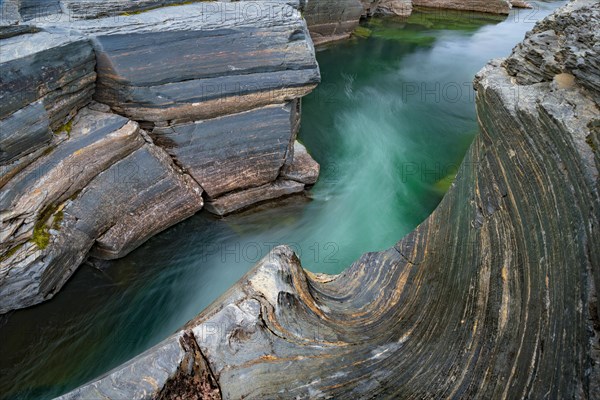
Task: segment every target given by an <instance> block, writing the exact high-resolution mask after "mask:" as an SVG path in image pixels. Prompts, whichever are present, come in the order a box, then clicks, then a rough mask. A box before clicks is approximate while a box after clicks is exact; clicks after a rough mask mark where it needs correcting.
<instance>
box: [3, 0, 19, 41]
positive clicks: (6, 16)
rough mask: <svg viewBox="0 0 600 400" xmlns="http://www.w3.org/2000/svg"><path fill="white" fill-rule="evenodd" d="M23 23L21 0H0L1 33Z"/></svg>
mask: <svg viewBox="0 0 600 400" xmlns="http://www.w3.org/2000/svg"><path fill="white" fill-rule="evenodd" d="M20 21H21V14H20V13H19V0H0V33H2V32H5V29H6V28H7V27H10V26H15V25H16V24H18V23H19V22H20Z"/></svg>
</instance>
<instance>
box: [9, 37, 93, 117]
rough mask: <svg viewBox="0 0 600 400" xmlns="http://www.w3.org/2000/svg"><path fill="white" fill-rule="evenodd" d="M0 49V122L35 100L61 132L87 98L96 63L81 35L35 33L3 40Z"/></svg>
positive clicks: (87, 43)
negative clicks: (0, 57)
mask: <svg viewBox="0 0 600 400" xmlns="http://www.w3.org/2000/svg"><path fill="white" fill-rule="evenodd" d="M0 45H1V46H2V60H1V63H0V65H1V66H2V68H1V69H0V120H4V119H6V118H8V117H9V116H10V115H11V114H12V113H14V112H16V111H18V110H20V109H22V108H25V107H27V106H29V105H30V104H32V103H35V102H37V101H38V100H39V101H41V102H42V104H43V105H44V108H45V109H46V111H47V113H48V119H49V121H50V127H51V128H52V129H59V128H60V126H61V125H63V124H64V123H65V122H66V121H65V120H66V119H67V118H68V117H72V116H74V115H75V113H76V112H77V110H78V109H80V108H82V107H83V106H85V105H86V104H87V103H88V102H89V101H90V100H91V97H92V94H93V90H94V82H95V79H96V74H95V72H94V68H95V66H96V61H95V57H94V52H93V49H92V46H91V44H90V42H89V41H88V40H87V39H85V38H84V37H82V36H80V35H68V34H52V33H47V32H38V33H28V34H22V35H18V36H12V37H9V38H6V39H2V40H1V41H0ZM36 118H38V119H39V118H42V117H40V116H38V117H36Z"/></svg>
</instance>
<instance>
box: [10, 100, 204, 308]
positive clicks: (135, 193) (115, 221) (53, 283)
mask: <svg viewBox="0 0 600 400" xmlns="http://www.w3.org/2000/svg"><path fill="white" fill-rule="evenodd" d="M201 193H202V191H201V189H200V187H199V186H198V185H197V183H196V182H195V181H193V180H192V179H191V178H190V177H188V176H186V175H183V174H181V173H180V172H179V171H178V169H177V168H176V167H175V165H174V164H173V162H172V160H171V159H170V157H169V156H168V155H167V154H166V153H164V151H163V150H161V149H159V148H158V147H156V146H154V145H153V144H151V143H146V141H145V140H144V137H143V135H142V134H141V132H140V130H139V127H138V125H137V123H135V122H132V121H128V120H127V119H126V118H124V117H121V116H117V115H114V114H104V113H100V112H96V111H91V110H83V111H81V112H80V113H79V114H78V117H77V120H76V122H75V123H74V124H73V129H72V132H71V137H70V138H67V139H65V140H64V141H63V142H61V143H60V144H58V145H57V146H56V148H55V149H52V151H50V152H49V153H48V154H46V155H43V156H41V157H40V158H38V159H37V160H35V161H34V162H33V163H31V164H30V165H29V166H27V167H26V168H25V169H23V171H21V172H20V173H19V174H17V175H16V176H15V177H14V178H13V179H11V180H10V181H9V182H8V184H7V185H6V186H5V187H4V188H3V191H2V194H1V196H0V213H1V216H2V224H1V230H0V233H1V234H2V252H3V256H2V266H1V267H0V313H2V312H6V311H8V310H10V309H15V308H22V307H26V306H30V305H33V304H36V303H39V302H40V301H43V300H46V299H48V298H50V297H51V296H52V295H53V294H54V293H55V292H56V291H57V290H58V289H60V287H61V286H62V285H63V284H64V282H65V281H66V280H67V279H68V278H69V277H70V275H71V274H72V273H73V272H74V271H75V269H76V268H77V267H78V266H79V264H81V262H83V260H84V259H85V257H86V256H87V254H88V252H89V251H90V249H91V248H92V246H93V245H94V244H95V243H96V249H95V251H94V254H95V255H96V256H99V257H102V258H115V257H120V256H123V255H125V254H127V253H128V252H129V251H131V250H132V249H134V248H135V247H137V246H139V245H140V244H141V243H143V242H144V241H145V240H147V239H148V238H149V237H151V236H152V235H154V234H156V233H158V232H159V231H161V230H163V229H166V228H167V227H169V226H171V225H173V224H175V223H177V222H179V221H181V220H183V219H184V218H187V217H189V216H191V215H193V214H194V213H195V212H196V211H198V210H199V209H200V208H201V207H202V203H203V201H202V196H201Z"/></svg>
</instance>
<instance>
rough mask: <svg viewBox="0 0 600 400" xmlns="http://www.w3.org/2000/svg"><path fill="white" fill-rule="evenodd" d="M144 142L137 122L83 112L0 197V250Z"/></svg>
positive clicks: (19, 239) (29, 235)
mask: <svg viewBox="0 0 600 400" xmlns="http://www.w3.org/2000/svg"><path fill="white" fill-rule="evenodd" d="M143 143H144V140H143V138H142V137H141V136H140V133H139V127H138V125H137V123H135V122H132V121H128V120H127V118H124V117H121V116H118V115H114V114H104V113H98V112H95V111H91V110H83V111H82V112H81V113H80V114H79V115H78V116H77V118H76V119H75V121H74V122H73V125H72V129H71V131H70V137H69V138H68V139H66V140H64V141H62V142H61V143H59V144H57V145H56V146H55V147H51V148H49V149H48V151H46V154H44V155H42V156H41V157H39V158H38V159H37V160H35V161H34V162H32V163H31V164H30V165H28V166H27V167H25V168H24V169H23V170H22V171H21V172H19V173H18V174H16V176H14V177H13V178H12V179H11V180H10V181H8V183H7V184H6V185H5V186H4V187H3V188H2V192H1V193H0V215H1V217H2V223H1V225H0V226H1V229H0V242H1V243H0V249H2V250H7V249H8V248H12V247H14V246H17V245H19V244H21V243H23V242H24V241H26V240H30V239H31V238H32V235H33V229H34V226H35V224H36V223H37V222H38V221H39V219H40V217H41V214H42V213H43V212H44V211H45V210H46V209H48V208H49V207H53V206H56V205H57V204H61V203H62V202H64V201H66V200H67V199H68V198H69V197H71V196H73V195H75V194H77V192H78V191H80V190H81V189H83V188H84V187H85V186H86V185H87V184H88V183H89V182H90V181H91V180H92V179H93V178H94V177H95V176H96V175H98V174H99V173H100V172H102V171H104V170H105V169H107V168H109V167H110V166H111V165H113V164H114V163H115V162H116V161H118V160H120V159H121V158H123V157H125V156H126V155H128V154H129V153H131V152H132V151H133V150H135V149H136V148H139V147H140V146H142V145H143Z"/></svg>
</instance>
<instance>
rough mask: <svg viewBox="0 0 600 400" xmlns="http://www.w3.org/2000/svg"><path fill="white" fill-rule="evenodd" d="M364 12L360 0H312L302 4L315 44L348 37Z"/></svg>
mask: <svg viewBox="0 0 600 400" xmlns="http://www.w3.org/2000/svg"><path fill="white" fill-rule="evenodd" d="M369 3H370V2H369ZM364 12H365V9H364V5H363V3H362V2H361V1H360V0H340V1H328V0H313V1H308V2H307V3H306V4H305V6H304V18H306V23H307V24H308V27H309V29H310V34H311V36H312V39H313V42H314V43H315V44H316V45H318V44H323V43H326V42H330V41H334V40H340V39H345V38H348V37H349V36H350V34H351V33H352V31H353V30H354V29H356V27H357V26H358V22H359V20H360V17H361V15H363V13H364Z"/></svg>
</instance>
